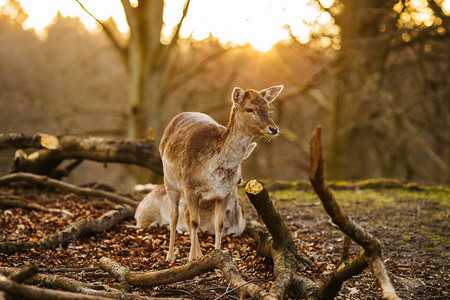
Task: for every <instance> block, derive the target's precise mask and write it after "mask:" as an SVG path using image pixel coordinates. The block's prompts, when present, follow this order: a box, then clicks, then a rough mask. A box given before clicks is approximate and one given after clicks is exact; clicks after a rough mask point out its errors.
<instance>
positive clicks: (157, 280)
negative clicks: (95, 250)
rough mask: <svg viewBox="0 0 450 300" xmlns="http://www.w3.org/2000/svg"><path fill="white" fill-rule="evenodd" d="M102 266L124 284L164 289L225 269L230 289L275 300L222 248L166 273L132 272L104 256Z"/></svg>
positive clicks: (244, 294)
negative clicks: (241, 270) (167, 286)
mask: <svg viewBox="0 0 450 300" xmlns="http://www.w3.org/2000/svg"><path fill="white" fill-rule="evenodd" d="M100 267H101V268H102V269H103V270H105V271H108V272H109V273H110V274H111V275H112V276H113V277H114V278H117V279H118V280H119V281H120V282H122V283H123V282H127V283H128V284H130V285H143V286H149V287H153V286H160V285H165V284H170V283H175V282H180V281H184V280H187V279H190V278H193V277H195V276H198V275H201V274H203V273H206V272H210V271H213V270H215V269H219V270H221V272H222V273H223V275H224V277H225V280H226V281H227V282H229V283H230V287H233V288H236V289H238V290H239V293H240V295H241V297H243V296H250V297H251V298H252V299H266V300H275V299H278V298H274V297H272V296H271V295H269V294H268V293H267V292H266V291H264V290H263V289H261V288H260V287H259V286H257V285H255V284H253V283H249V282H246V281H245V280H244V279H243V278H242V276H241V275H240V274H239V271H238V270H237V268H236V266H235V265H234V263H233V259H232V258H231V255H230V253H229V252H227V251H222V250H219V249H216V250H213V251H212V252H210V253H208V254H207V255H205V256H203V257H202V258H200V259H198V260H194V261H192V262H190V263H188V264H186V265H183V266H176V267H172V268H170V269H166V270H159V271H149V272H131V271H130V270H129V269H128V268H126V267H125V266H122V265H120V264H119V263H118V262H116V261H114V260H112V259H109V258H107V257H102V258H101V259H100Z"/></svg>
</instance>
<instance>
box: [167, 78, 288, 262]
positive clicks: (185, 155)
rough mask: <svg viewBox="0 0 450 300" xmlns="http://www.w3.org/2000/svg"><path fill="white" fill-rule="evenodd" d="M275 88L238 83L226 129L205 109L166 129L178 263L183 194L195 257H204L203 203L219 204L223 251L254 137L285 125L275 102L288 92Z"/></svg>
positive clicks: (178, 119) (192, 256) (172, 244)
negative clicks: (229, 212) (274, 113)
mask: <svg viewBox="0 0 450 300" xmlns="http://www.w3.org/2000/svg"><path fill="white" fill-rule="evenodd" d="M282 89H283V86H282V85H279V86H274V87H270V88H267V89H264V90H261V91H256V90H253V89H250V90H246V91H244V90H242V89H241V88H239V87H235V88H234V89H233V92H232V94H231V100H232V108H231V112H230V117H229V121H228V124H227V126H226V127H224V126H222V125H220V124H219V123H217V122H216V121H215V120H214V119H213V118H211V117H210V116H208V115H206V114H203V113H199V112H183V113H180V114H178V115H176V116H175V117H174V118H173V119H172V120H171V121H170V122H169V124H168V125H167V127H166V129H165V130H164V133H163V136H162V138H161V142H160V145H159V151H160V155H161V158H162V163H163V170H164V186H165V188H166V191H167V194H168V196H169V199H170V201H171V211H170V222H169V223H170V224H169V230H170V239H169V251H168V253H167V257H166V259H167V261H169V262H170V263H173V262H174V260H175V257H174V247H175V235H176V228H177V222H178V217H179V205H180V198H181V195H182V194H184V196H185V197H186V200H187V210H188V214H189V221H188V222H187V226H188V231H189V236H190V241H191V246H190V251H189V261H193V260H195V259H199V258H201V257H202V252H201V249H200V244H199V242H198V227H199V207H200V203H201V202H203V201H211V202H214V203H215V206H214V229H215V241H214V247H215V249H220V247H221V239H222V230H223V221H224V214H225V210H226V207H227V205H228V202H229V200H230V197H231V195H232V192H233V189H234V187H235V186H236V185H237V183H238V181H239V179H240V174H241V162H242V160H243V158H244V156H245V154H246V151H247V149H248V146H249V145H250V143H251V141H252V139H253V137H255V136H258V137H265V138H268V139H270V138H273V137H275V136H277V135H278V134H279V129H278V127H277V125H276V124H275V122H274V121H273V120H272V118H271V116H270V112H269V104H270V103H271V102H272V101H274V100H275V98H276V97H277V96H278V95H279V94H280V92H281V91H282Z"/></svg>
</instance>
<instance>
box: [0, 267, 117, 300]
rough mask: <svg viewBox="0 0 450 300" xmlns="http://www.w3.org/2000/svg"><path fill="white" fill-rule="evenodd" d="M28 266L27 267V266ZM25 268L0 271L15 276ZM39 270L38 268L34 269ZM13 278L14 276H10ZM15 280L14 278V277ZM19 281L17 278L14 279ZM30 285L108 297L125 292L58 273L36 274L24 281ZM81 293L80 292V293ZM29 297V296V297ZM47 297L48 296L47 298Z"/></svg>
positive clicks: (5, 268)
mask: <svg viewBox="0 0 450 300" xmlns="http://www.w3.org/2000/svg"><path fill="white" fill-rule="evenodd" d="M25 268H27V267H25ZM23 269H24V268H20V269H16V268H8V267H0V273H1V274H3V275H6V276H9V277H11V276H13V274H18V273H21V272H23ZM32 270H33V271H37V270H36V269H32ZM10 279H12V278H10ZM12 280H14V279H12ZM14 281H17V280H14ZM23 282H24V283H26V284H30V285H40V286H43V287H46V288H51V289H61V290H65V291H68V292H73V293H83V294H86V295H92V296H100V297H108V298H119V297H120V296H122V295H123V292H121V291H119V290H116V289H113V288H110V287H108V286H102V290H99V289H98V288H99V286H98V285H94V284H91V283H85V282H80V281H77V280H75V279H72V278H68V277H64V276H58V275H46V274H34V275H32V276H30V277H29V278H27V279H26V280H24V281H23ZM78 295H79V294H78ZM27 299H28V298H27ZM46 299H47V298H46Z"/></svg>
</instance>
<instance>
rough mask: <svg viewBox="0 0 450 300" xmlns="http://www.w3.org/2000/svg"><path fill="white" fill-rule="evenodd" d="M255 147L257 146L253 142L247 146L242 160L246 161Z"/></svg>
mask: <svg viewBox="0 0 450 300" xmlns="http://www.w3.org/2000/svg"><path fill="white" fill-rule="evenodd" d="M256 145H257V144H256V143H255V142H253V143H251V144H250V145H248V147H247V151H245V155H244V159H247V158H248V157H249V156H250V155H251V154H252V152H253V150H255V148H256Z"/></svg>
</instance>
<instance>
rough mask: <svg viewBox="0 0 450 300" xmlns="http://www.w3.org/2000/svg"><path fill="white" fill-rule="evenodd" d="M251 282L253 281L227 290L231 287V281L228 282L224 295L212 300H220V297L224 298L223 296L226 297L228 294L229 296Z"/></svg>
mask: <svg viewBox="0 0 450 300" xmlns="http://www.w3.org/2000/svg"><path fill="white" fill-rule="evenodd" d="M252 281H253V280H250V281H247V282H244V283H242V284H241V285H239V286H237V287H235V288H233V289H231V290H229V288H230V285H231V281H230V282H229V283H228V287H227V289H226V291H225V293H223V294H222V295H220V296H218V297H216V298H214V300H218V299H220V298H222V297H224V296H226V295H228V294H231V293H232V292H234V291H235V290H237V289H239V288H240V287H243V286H244V285H247V284H249V283H251V282H252Z"/></svg>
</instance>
